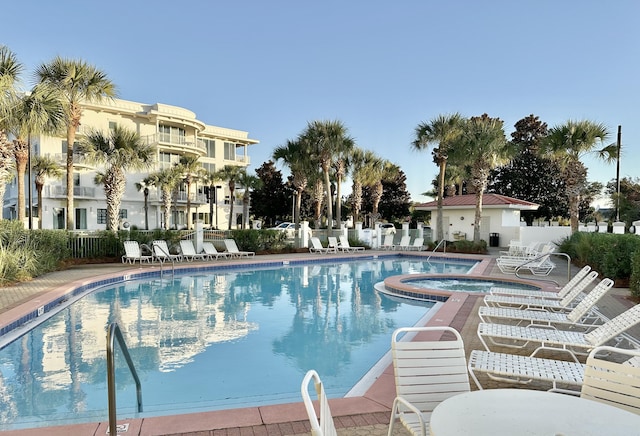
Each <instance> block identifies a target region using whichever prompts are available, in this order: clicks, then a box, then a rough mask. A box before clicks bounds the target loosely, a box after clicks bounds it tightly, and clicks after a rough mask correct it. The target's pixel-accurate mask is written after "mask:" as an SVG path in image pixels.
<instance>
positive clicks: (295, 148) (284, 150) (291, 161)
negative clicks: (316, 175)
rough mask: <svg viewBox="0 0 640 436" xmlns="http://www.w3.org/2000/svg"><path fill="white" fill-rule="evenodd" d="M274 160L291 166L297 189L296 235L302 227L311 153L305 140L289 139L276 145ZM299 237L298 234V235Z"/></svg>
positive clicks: (294, 220)
mask: <svg viewBox="0 0 640 436" xmlns="http://www.w3.org/2000/svg"><path fill="white" fill-rule="evenodd" d="M272 156H273V160H275V161H278V160H281V161H283V162H284V164H285V165H287V166H288V167H289V171H290V172H291V178H292V184H293V187H294V189H295V190H296V202H295V209H294V217H293V222H294V223H295V225H296V235H297V234H298V229H299V227H300V209H301V205H302V193H303V192H304V190H305V189H306V188H307V184H308V183H309V176H308V175H309V173H310V172H311V170H310V168H311V165H310V163H311V162H310V160H309V153H308V152H307V150H306V149H305V144H304V142H303V141H300V140H297V141H291V140H288V141H287V144H286V145H281V146H279V147H276V149H275V150H274V151H273V155H272ZM296 237H297V236H296Z"/></svg>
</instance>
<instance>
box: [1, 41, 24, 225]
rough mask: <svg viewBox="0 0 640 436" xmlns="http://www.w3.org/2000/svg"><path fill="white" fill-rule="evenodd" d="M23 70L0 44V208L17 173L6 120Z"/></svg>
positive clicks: (14, 100)
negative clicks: (7, 184) (8, 184)
mask: <svg viewBox="0 0 640 436" xmlns="http://www.w3.org/2000/svg"><path fill="white" fill-rule="evenodd" d="M22 70H23V65H22V64H21V63H20V62H19V61H18V57H17V56H16V55H15V53H13V52H12V51H11V50H10V49H9V48H8V47H7V46H5V45H1V44H0V207H2V205H3V204H4V194H5V190H6V183H7V182H9V181H10V180H11V179H12V178H13V176H14V171H15V162H14V154H13V144H12V142H11V141H9V139H8V138H7V130H6V129H7V125H6V123H5V120H6V119H7V115H8V113H9V111H10V110H11V109H12V108H13V107H14V106H15V104H16V83H17V82H18V79H19V77H20V74H21V73H22ZM1 218H2V213H1V212H0V219H1Z"/></svg>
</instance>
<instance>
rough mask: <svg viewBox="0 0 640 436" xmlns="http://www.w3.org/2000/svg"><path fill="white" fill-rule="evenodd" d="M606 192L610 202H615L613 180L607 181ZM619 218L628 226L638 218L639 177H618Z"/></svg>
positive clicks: (614, 183)
mask: <svg viewBox="0 0 640 436" xmlns="http://www.w3.org/2000/svg"><path fill="white" fill-rule="evenodd" d="M605 192H606V194H607V195H608V196H609V197H610V198H611V202H612V204H613V205H614V207H615V205H616V204H617V197H618V194H617V192H618V187H617V183H616V181H615V180H612V181H610V182H609V183H607V186H606V189H605ZM619 215H620V220H621V221H624V222H625V223H627V226H630V225H631V223H632V222H633V221H637V220H638V219H640V178H639V177H633V178H629V177H623V178H622V179H620V214H619Z"/></svg>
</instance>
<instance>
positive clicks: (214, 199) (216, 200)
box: [213, 185, 222, 230]
mask: <svg viewBox="0 0 640 436" xmlns="http://www.w3.org/2000/svg"><path fill="white" fill-rule="evenodd" d="M218 189H222V186H220V185H217V186H216V189H215V190H214V191H213V201H215V203H216V230H218Z"/></svg>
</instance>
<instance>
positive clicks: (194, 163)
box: [176, 156, 205, 229]
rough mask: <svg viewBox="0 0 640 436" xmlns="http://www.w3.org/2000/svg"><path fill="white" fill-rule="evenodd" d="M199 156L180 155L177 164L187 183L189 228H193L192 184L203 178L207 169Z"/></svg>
mask: <svg viewBox="0 0 640 436" xmlns="http://www.w3.org/2000/svg"><path fill="white" fill-rule="evenodd" d="M198 159H199V157H198V156H180V160H179V161H178V163H176V166H177V167H178V168H179V170H180V171H181V172H182V174H183V180H184V183H185V185H187V228H188V229H190V228H191V185H193V184H194V183H195V182H196V181H198V180H199V179H201V178H202V177H203V175H204V172H205V169H204V168H203V167H202V165H201V164H200V162H199V161H198Z"/></svg>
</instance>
